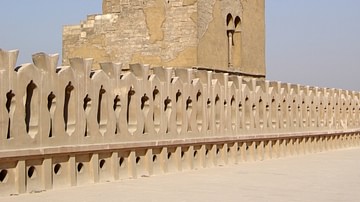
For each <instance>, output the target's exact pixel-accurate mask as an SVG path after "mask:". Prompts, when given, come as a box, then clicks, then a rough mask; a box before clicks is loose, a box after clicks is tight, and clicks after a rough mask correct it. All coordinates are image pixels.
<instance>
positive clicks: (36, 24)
mask: <svg viewBox="0 0 360 202" xmlns="http://www.w3.org/2000/svg"><path fill="white" fill-rule="evenodd" d="M95 13H101V0H91V1H89V0H61V1H58V0H56V1H55V0H31V1H30V0H16V1H6V3H0V26H1V30H0V48H2V49H6V50H10V49H19V50H20V56H19V61H18V63H19V64H21V63H26V62H30V61H31V54H33V53H36V52H41V51H43V52H46V53H61V43H62V39H61V32H62V26H63V25H66V24H78V23H79V22H80V21H81V20H84V19H85V18H86V15H87V14H95ZM359 21H360V1H359V0H342V1H339V0H312V1H311V0H297V1H294V0H266V64H267V79H269V80H280V81H284V82H291V83H300V84H307V85H315V86H320V87H335V88H342V89H349V90H357V91H360V38H359V36H360V22H359Z"/></svg>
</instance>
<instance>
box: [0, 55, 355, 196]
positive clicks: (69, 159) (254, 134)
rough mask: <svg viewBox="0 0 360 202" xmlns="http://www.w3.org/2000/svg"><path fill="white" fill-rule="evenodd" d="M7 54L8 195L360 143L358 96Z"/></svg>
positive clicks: (1, 67) (3, 60)
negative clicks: (30, 59) (65, 63)
mask: <svg viewBox="0 0 360 202" xmlns="http://www.w3.org/2000/svg"><path fill="white" fill-rule="evenodd" d="M17 55H18V51H3V50H0V131H1V132H0V134H1V137H0V194H16V193H24V192H33V191H41V190H47V189H52V188H57V187H64V186H75V185H81V184H88V183H94V182H101V181H109V180H110V181H111V180H117V179H124V178H129V177H140V176H144V175H153V174H161V173H164V172H170V171H181V170H187V169H195V168H201V167H211V166H214V165H222V164H227V163H229V162H234V163H236V162H239V161H241V160H246V161H248V160H251V159H252V160H256V159H257V160H259V159H260V160H263V159H268V158H275V157H284V156H288V155H295V154H300V153H301V154H305V153H306V152H319V151H325V150H328V149H337V148H343V147H350V146H358V145H359V138H360V137H359V134H360V133H359V130H360V106H359V104H360V102H359V97H360V93H359V92H352V91H346V90H339V89H327V88H318V87H310V86H300V85H296V84H288V83H281V82H275V81H266V80H264V79H256V78H245V77H242V76H239V75H232V74H229V73H216V72H213V71H210V70H204V69H203V68H202V69H198V68H187V69H173V68H164V67H155V68H149V65H142V64H133V65H130V66H129V68H126V69H127V70H126V71H125V70H124V71H123V70H122V65H121V64H118V63H102V64H100V67H101V69H98V70H92V59H81V58H74V59H71V60H70V66H61V67H57V62H58V55H47V54H44V53H38V54H34V55H33V63H31V64H23V65H21V66H19V67H15V64H16V59H17Z"/></svg>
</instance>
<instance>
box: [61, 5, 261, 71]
mask: <svg viewBox="0 0 360 202" xmlns="http://www.w3.org/2000/svg"><path fill="white" fill-rule="evenodd" d="M264 4H265V3H264V0H251V1H248V0H222V1H220V0H166V1H164V0H146V1H143V0H141V1H140V0H136V1H128V0H104V1H103V14H102V15H90V16H88V18H87V20H85V21H83V22H82V23H81V24H80V25H75V26H65V27H64V31H63V58H64V59H63V63H64V64H69V60H68V59H69V58H73V57H91V58H94V61H95V66H96V67H98V63H99V62H107V61H112V62H119V63H122V64H123V67H124V68H127V67H128V64H131V63H144V64H151V66H171V67H193V66H200V67H207V68H211V69H222V70H230V71H237V72H240V73H245V74H250V75H255V76H262V77H264V76H265V73H266V72H265V19H264V18H265V17H264V7H265V5H264Z"/></svg>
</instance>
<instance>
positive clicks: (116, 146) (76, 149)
mask: <svg viewBox="0 0 360 202" xmlns="http://www.w3.org/2000/svg"><path fill="white" fill-rule="evenodd" d="M354 133H360V129H353V130H336V131H332V132H327V131H311V132H289V133H273V134H264V135H244V136H235V137H209V138H186V139H173V140H160V141H146V142H145V141H143V142H123V143H107V144H92V145H68V146H60V147H44V148H28V149H17V150H5V151H0V160H2V161H3V160H6V159H14V158H21V157H31V156H33V157H35V156H45V155H59V154H67V155H71V154H73V153H91V152H94V151H105V150H126V149H127V150H128V149H138V148H154V147H167V146H168V147H171V146H180V145H184V146H186V145H198V144H221V143H225V142H234V141H259V140H274V139H287V138H301V137H316V136H334V135H341V134H354Z"/></svg>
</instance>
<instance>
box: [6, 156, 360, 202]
mask: <svg viewBox="0 0 360 202" xmlns="http://www.w3.org/2000/svg"><path fill="white" fill-rule="evenodd" d="M0 201H4V202H5V201H6V202H12V201H21V202H26V201H31V202H41V201H52V202H56V201H58V202H64V201H76V202H81V201H84V202H85V201H86V202H88V201H103V202H108V201H116V202H117V201H196V202H198V201H317V202H318V201H360V149H348V150H341V151H332V152H326V153H320V154H310V155H306V156H298V157H290V158H284V159H277V160H270V161H263V162H250V163H242V164H239V165H232V166H225V167H216V168H210V169H201V170H197V171H190V172H184V173H175V174H167V175H162V176H152V177H149V178H147V177H146V178H140V179H136V180H124V181H118V182H114V183H105V184H95V185H89V186H83V187H73V188H68V189H61V190H54V191H47V192H42V193H35V194H24V195H19V196H11V197H2V198H0Z"/></svg>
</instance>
